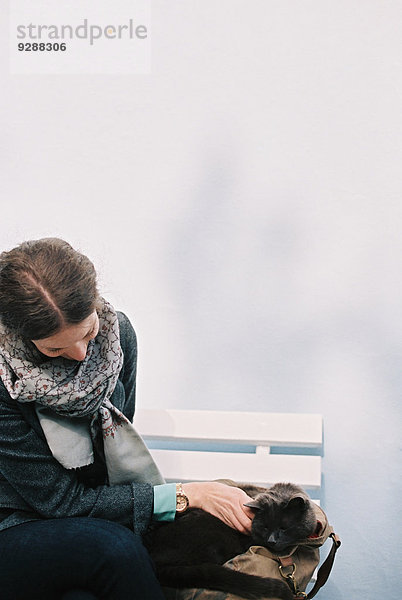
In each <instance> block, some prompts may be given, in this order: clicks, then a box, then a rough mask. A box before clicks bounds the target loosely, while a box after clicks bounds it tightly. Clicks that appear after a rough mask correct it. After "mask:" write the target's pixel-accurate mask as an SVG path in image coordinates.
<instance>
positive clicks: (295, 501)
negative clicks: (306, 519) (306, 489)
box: [286, 496, 307, 511]
mask: <svg viewBox="0 0 402 600" xmlns="http://www.w3.org/2000/svg"><path fill="white" fill-rule="evenodd" d="M306 504H307V498H305V497H304V496H293V498H291V499H290V500H289V502H288V504H287V506H286V508H288V509H289V510H294V511H302V510H303V509H304V507H305V506H306Z"/></svg>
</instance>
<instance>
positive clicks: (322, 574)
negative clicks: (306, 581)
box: [307, 532, 341, 600]
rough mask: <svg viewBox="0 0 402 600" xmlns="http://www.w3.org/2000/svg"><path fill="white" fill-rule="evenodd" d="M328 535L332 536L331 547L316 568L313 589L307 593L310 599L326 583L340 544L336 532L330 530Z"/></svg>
mask: <svg viewBox="0 0 402 600" xmlns="http://www.w3.org/2000/svg"><path fill="white" fill-rule="evenodd" d="M330 537H331V538H332V548H331V550H330V551H329V554H328V556H327V558H326V559H325V561H324V562H323V563H322V565H321V567H320V568H319V569H318V573H317V581H316V582H315V584H314V587H313V589H312V590H311V591H310V592H309V593H308V594H307V598H308V600H310V598H314V596H315V595H316V593H317V592H318V590H319V589H320V588H322V586H323V585H324V584H325V583H326V581H327V579H328V577H329V574H330V573H331V569H332V565H333V564H334V560H335V554H336V551H337V550H338V548H339V546H340V545H341V540H340V539H339V537H338V536H337V535H336V533H334V532H332V533H331V534H330Z"/></svg>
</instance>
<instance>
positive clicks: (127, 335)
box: [117, 312, 137, 421]
mask: <svg viewBox="0 0 402 600" xmlns="http://www.w3.org/2000/svg"><path fill="white" fill-rule="evenodd" d="M117 316H118V319H119V328H120V345H121V348H122V350H123V354H124V362H123V367H122V370H121V371H120V375H119V380H120V381H121V382H122V384H123V387H124V396H125V398H124V407H123V410H122V412H123V413H124V414H125V415H126V417H127V418H128V419H129V420H130V421H132V420H133V417H134V411H135V393H136V377H137V336H136V334H135V331H134V328H133V326H132V325H131V323H130V321H129V319H128V317H126V315H125V314H124V313H122V312H118V313H117Z"/></svg>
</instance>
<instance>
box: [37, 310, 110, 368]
mask: <svg viewBox="0 0 402 600" xmlns="http://www.w3.org/2000/svg"><path fill="white" fill-rule="evenodd" d="M98 331H99V319H98V315H97V313H96V311H95V310H94V312H93V313H92V314H90V315H89V317H87V318H86V319H84V320H83V321H81V323H78V324H77V325H69V326H68V327H66V328H65V329H62V330H61V331H59V333H56V334H54V335H51V336H50V337H48V338H42V339H41V340H32V342H33V343H34V344H35V346H36V347H37V349H38V350H39V351H40V352H42V354H45V355H46V356H50V357H51V358H54V357H55V356H62V357H63V358H68V359H70V360H84V358H85V356H86V353H87V347H88V342H89V340H92V339H93V338H94V337H96V335H97V333H98Z"/></svg>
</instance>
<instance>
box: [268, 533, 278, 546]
mask: <svg viewBox="0 0 402 600" xmlns="http://www.w3.org/2000/svg"><path fill="white" fill-rule="evenodd" d="M275 542H276V536H275V534H274V533H271V535H270V536H269V538H268V544H275Z"/></svg>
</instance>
